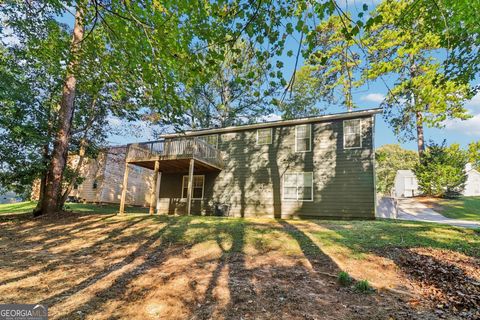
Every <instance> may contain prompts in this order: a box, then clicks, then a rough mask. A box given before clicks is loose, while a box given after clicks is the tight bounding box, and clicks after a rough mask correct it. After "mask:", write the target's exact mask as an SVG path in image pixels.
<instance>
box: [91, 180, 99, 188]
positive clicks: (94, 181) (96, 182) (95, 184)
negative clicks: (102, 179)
mask: <svg viewBox="0 0 480 320" xmlns="http://www.w3.org/2000/svg"><path fill="white" fill-rule="evenodd" d="M97 188H98V181H97V179H95V180H93V185H92V189H97Z"/></svg>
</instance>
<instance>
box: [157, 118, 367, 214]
mask: <svg viewBox="0 0 480 320" xmlns="http://www.w3.org/2000/svg"><path fill="white" fill-rule="evenodd" d="M372 128H373V117H371V116H368V117H364V118H362V148H358V149H344V148H343V120H331V121H323V122H317V123H312V150H311V151H310V152H295V126H294V125H291V126H284V127H274V128H272V134H273V139H272V144H269V145H260V146H259V145H256V135H257V131H256V130H255V129H252V130H244V131H237V132H230V133H222V134H219V144H218V148H219V149H220V150H221V151H222V154H223V157H224V161H225V168H224V170H222V171H221V172H218V173H206V174H205V190H204V199H203V200H193V206H192V213H197V214H212V213H214V212H215V209H214V208H215V207H219V208H223V209H224V211H225V213H226V214H228V215H230V216H242V217H243V216H269V217H278V218H280V217H291V216H315V217H335V218H372V219H373V218H374V216H375V215H374V211H375V199H374V197H375V195H374V177H373V176H374V174H373V157H374V153H373V145H372V136H373V134H372ZM291 172H313V189H314V192H313V194H314V196H313V201H287V200H283V197H282V195H283V191H282V186H283V177H284V174H285V173H291ZM195 174H201V173H195ZM183 175H187V172H183V173H179V174H163V175H162V178H161V186H160V199H159V205H158V209H159V213H183V212H185V207H186V203H185V199H181V188H182V176H183Z"/></svg>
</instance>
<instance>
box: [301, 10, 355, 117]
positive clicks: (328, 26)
mask: <svg viewBox="0 0 480 320" xmlns="http://www.w3.org/2000/svg"><path fill="white" fill-rule="evenodd" d="M353 28H355V26H354V25H353V23H352V21H351V19H350V16H349V15H347V16H345V17H341V16H339V15H332V16H330V17H329V19H328V20H326V21H324V22H322V23H320V24H319V25H318V26H317V27H316V29H315V33H316V37H315V40H316V42H315V49H314V50H315V52H314V53H313V54H312V55H310V57H309V59H308V64H309V65H312V66H315V67H316V68H315V71H314V76H315V77H316V78H318V79H319V84H320V87H319V88H318V89H319V92H318V94H319V95H321V96H324V97H328V98H329V100H330V101H334V100H335V98H334V93H335V90H337V89H339V90H340V92H341V96H342V97H343V101H341V103H340V104H341V105H342V106H344V107H345V108H346V109H347V111H352V110H353V109H354V108H355V107H356V106H355V103H354V102H353V97H352V89H353V88H355V87H357V86H358V81H356V79H355V78H356V75H357V73H358V71H359V69H360V64H361V61H360V55H359V54H358V53H357V52H356V50H358V46H357V44H356V41H355V39H354V38H353V37H351V36H349V35H348V34H347V35H346V34H345V33H348V32H349V31H350V30H351V29H353Z"/></svg>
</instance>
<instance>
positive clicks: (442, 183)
mask: <svg viewBox="0 0 480 320" xmlns="http://www.w3.org/2000/svg"><path fill="white" fill-rule="evenodd" d="M467 163H468V154H467V152H466V151H464V150H462V149H460V146H459V145H458V144H452V145H450V146H448V147H447V146H446V145H445V142H444V143H443V144H441V145H439V144H434V143H432V144H430V145H429V146H428V147H427V149H426V151H425V153H424V155H423V157H422V158H421V159H420V162H419V163H418V164H417V165H416V166H415V168H414V172H415V175H416V177H417V180H418V185H419V188H420V190H421V191H422V192H423V193H424V194H426V195H429V196H434V197H447V198H450V197H457V196H459V195H460V194H461V192H462V191H463V189H464V188H465V182H466V181H467V175H466V172H465V165H466V164H467Z"/></svg>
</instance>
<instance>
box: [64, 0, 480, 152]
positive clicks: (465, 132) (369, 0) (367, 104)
mask: <svg viewBox="0 0 480 320" xmlns="http://www.w3.org/2000/svg"><path fill="white" fill-rule="evenodd" d="M338 1H339V3H340V5H341V7H342V8H343V9H345V10H346V11H349V12H351V13H352V15H355V16H356V14H357V13H358V12H359V10H361V7H362V5H363V3H366V4H367V5H368V6H369V9H373V8H374V7H375V5H376V4H378V2H379V0H364V1H360V0H338ZM60 20H61V21H62V22H64V23H67V24H69V25H72V24H73V23H72V22H73V19H72V17H71V16H70V15H66V16H64V17H61V18H60ZM297 39H298V35H297V37H295V35H294V36H293V37H290V38H288V39H287V43H286V48H285V52H287V51H288V50H292V51H293V52H296V50H297V48H298V40H297ZM281 59H282V61H283V62H284V70H283V72H284V76H285V78H286V79H287V80H288V79H289V78H290V76H291V75H292V73H293V70H294V68H295V56H293V57H287V56H286V55H283V56H282V57H281ZM302 65H303V59H301V58H300V60H299V63H298V67H299V68H300V67H301V66H302ZM479 84H480V79H478V78H477V79H476V80H475V81H473V82H472V85H479ZM393 85H394V79H388V78H384V79H383V81H380V80H379V81H375V82H370V83H369V84H368V86H364V87H361V88H358V89H356V90H355V91H354V92H353V99H354V102H355V103H356V105H358V106H359V109H369V108H376V107H379V106H380V103H381V102H382V100H383V97H384V96H385V95H386V93H387V92H388V87H387V86H389V87H393ZM326 107H327V109H326V112H327V113H337V112H344V111H345V110H342V109H341V108H339V107H337V106H326ZM465 107H466V108H467V109H468V111H469V113H470V114H471V116H472V118H471V119H469V120H464V121H461V120H453V121H451V120H449V121H446V122H445V124H444V128H442V129H436V128H428V127H426V128H425V140H426V141H435V142H442V141H443V140H446V141H447V143H448V144H451V143H459V144H460V145H461V146H462V147H465V146H466V145H468V143H470V142H472V141H478V140H480V93H479V94H477V95H476V96H475V97H474V98H473V99H472V100H470V101H469V102H467V103H466V105H465ZM376 117H377V118H376V129H375V145H376V147H377V148H378V147H380V146H382V145H384V144H391V143H400V144H401V145H402V146H403V147H404V148H407V149H411V150H416V148H417V147H416V142H415V141H399V139H398V138H397V137H396V136H395V134H394V133H393V131H392V129H391V128H390V127H389V125H388V123H387V121H386V120H385V119H384V117H383V116H382V115H381V114H379V115H377V116H376ZM279 118H280V116H279V114H271V115H268V116H266V117H264V119H261V120H265V121H268V120H278V119H279ZM110 124H111V126H112V127H113V128H114V129H116V133H115V134H111V135H110V136H109V137H108V142H109V143H110V144H112V145H119V144H126V143H133V142H140V141H147V140H152V139H154V137H155V134H154V130H155V128H152V127H151V126H149V125H148V124H147V123H142V122H136V123H131V124H125V123H124V122H123V121H120V120H119V119H115V118H111V120H110ZM156 129H157V130H158V128H156Z"/></svg>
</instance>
